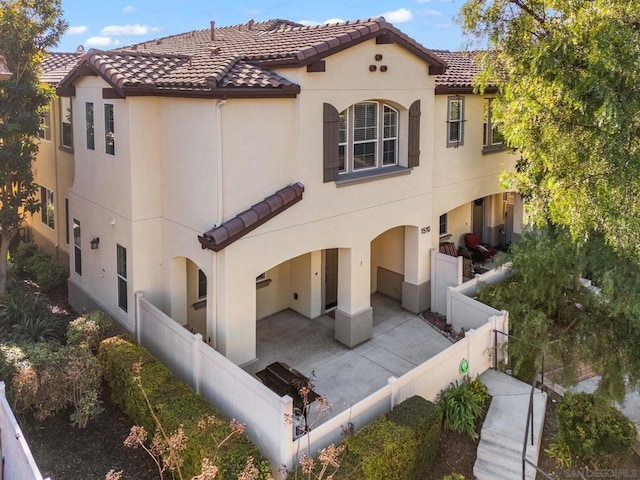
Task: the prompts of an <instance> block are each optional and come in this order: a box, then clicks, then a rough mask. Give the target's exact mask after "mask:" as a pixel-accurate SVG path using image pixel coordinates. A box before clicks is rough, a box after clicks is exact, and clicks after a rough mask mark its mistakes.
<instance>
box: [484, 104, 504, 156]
mask: <svg viewBox="0 0 640 480" xmlns="http://www.w3.org/2000/svg"><path fill="white" fill-rule="evenodd" d="M492 104H493V99H492V98H485V99H484V112H483V136H482V138H483V142H482V146H483V147H484V148H485V149H491V148H501V147H502V146H504V136H503V135H502V133H500V130H499V129H498V127H497V125H496V124H495V123H494V122H493V115H492V110H493V109H492Z"/></svg>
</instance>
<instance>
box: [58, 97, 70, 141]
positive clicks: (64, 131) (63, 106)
mask: <svg viewBox="0 0 640 480" xmlns="http://www.w3.org/2000/svg"><path fill="white" fill-rule="evenodd" d="M60 144H61V145H62V146H63V147H67V148H73V116H72V112H71V99H70V98H69V97H60Z"/></svg>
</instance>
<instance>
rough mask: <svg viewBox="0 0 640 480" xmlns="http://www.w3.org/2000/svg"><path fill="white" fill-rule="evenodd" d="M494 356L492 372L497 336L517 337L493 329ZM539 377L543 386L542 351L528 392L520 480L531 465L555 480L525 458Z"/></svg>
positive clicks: (496, 362)
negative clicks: (534, 395)
mask: <svg viewBox="0 0 640 480" xmlns="http://www.w3.org/2000/svg"><path fill="white" fill-rule="evenodd" d="M493 332H494V347H493V348H494V355H493V365H494V370H496V371H497V370H498V334H501V335H504V336H506V337H508V338H513V339H516V340H517V339H518V338H517V337H515V336H514V335H511V334H509V333H507V332H502V331H500V330H497V329H494V330H493ZM539 377H540V380H541V382H540V383H542V384H543V385H544V351H541V353H540V366H539V367H538V369H537V370H536V374H535V375H534V376H533V380H532V382H531V391H530V392H529V408H528V410H527V424H526V426H525V430H524V439H523V442H522V480H525V478H526V466H527V464H529V465H531V466H532V467H533V468H535V469H536V471H537V472H539V473H540V474H541V475H542V476H543V477H544V478H546V479H548V480H555V479H554V477H552V476H550V475H549V474H548V473H546V472H545V471H543V470H541V469H540V468H539V467H538V466H537V465H536V464H534V463H533V462H531V461H530V460H529V459H528V458H527V443H528V442H527V440H528V438H529V430H531V446H533V445H534V438H533V420H534V418H533V394H534V393H535V390H536V383H537V379H538V378H539Z"/></svg>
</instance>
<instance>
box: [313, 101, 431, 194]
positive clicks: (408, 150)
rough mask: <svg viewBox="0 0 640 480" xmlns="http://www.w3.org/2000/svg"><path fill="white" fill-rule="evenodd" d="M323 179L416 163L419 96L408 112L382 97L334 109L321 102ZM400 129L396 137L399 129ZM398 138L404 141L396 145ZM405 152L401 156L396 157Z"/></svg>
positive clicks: (418, 152) (396, 168) (408, 165)
mask: <svg viewBox="0 0 640 480" xmlns="http://www.w3.org/2000/svg"><path fill="white" fill-rule="evenodd" d="M323 108H324V110H323V112H324V113H323V122H324V133H323V135H324V141H323V159H324V160H323V169H324V174H323V181H324V182H332V181H338V180H339V179H340V177H342V178H345V179H351V178H359V177H360V176H361V175H360V174H362V176H370V175H377V173H378V172H380V173H383V172H385V169H388V170H386V172H394V171H395V170H398V169H400V170H402V169H404V170H406V169H408V168H413V167H417V166H418V165H419V164H420V100H416V101H414V102H413V103H412V104H411V107H410V108H409V111H408V116H407V115H406V114H405V115H404V116H401V115H400V112H399V111H398V110H397V109H396V108H395V107H392V106H391V105H389V104H387V103H385V102H382V101H374V100H370V101H366V102H361V103H356V104H354V105H351V106H350V107H348V108H346V109H345V110H343V111H342V112H338V110H336V108H335V107H334V106H333V105H331V104H329V103H325V104H324V106H323ZM401 130H402V131H404V132H405V133H404V134H403V136H402V137H400V131H401ZM400 142H404V143H403V146H402V148H399V144H400ZM400 152H405V153H403V155H404V156H405V158H399V155H400Z"/></svg>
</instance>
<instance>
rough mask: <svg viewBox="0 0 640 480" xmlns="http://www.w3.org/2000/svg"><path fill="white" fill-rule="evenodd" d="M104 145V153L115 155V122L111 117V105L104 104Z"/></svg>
mask: <svg viewBox="0 0 640 480" xmlns="http://www.w3.org/2000/svg"><path fill="white" fill-rule="evenodd" d="M104 144H105V152H106V153H107V154H108V155H115V153H116V139H115V120H114V117H113V104H111V103H105V104H104Z"/></svg>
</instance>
